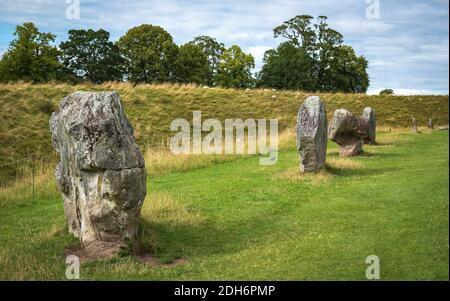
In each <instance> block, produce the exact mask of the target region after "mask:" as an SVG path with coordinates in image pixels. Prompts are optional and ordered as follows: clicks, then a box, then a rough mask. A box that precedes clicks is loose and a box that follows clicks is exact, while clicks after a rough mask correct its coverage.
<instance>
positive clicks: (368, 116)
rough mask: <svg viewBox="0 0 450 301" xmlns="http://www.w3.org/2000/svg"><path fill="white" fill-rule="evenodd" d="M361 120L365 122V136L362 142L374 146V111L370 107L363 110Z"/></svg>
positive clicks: (375, 125)
mask: <svg viewBox="0 0 450 301" xmlns="http://www.w3.org/2000/svg"><path fill="white" fill-rule="evenodd" d="M362 118H363V119H364V120H365V121H366V135H365V136H364V137H363V141H364V143H366V144H375V143H376V141H375V138H376V131H377V129H376V128H377V120H376V115H375V110H374V109H372V108H371V107H367V108H365V109H364V111H363V114H362Z"/></svg>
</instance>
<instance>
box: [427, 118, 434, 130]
mask: <svg viewBox="0 0 450 301" xmlns="http://www.w3.org/2000/svg"><path fill="white" fill-rule="evenodd" d="M428 128H429V129H431V130H432V129H433V128H434V126H433V120H432V119H431V118H430V119H428Z"/></svg>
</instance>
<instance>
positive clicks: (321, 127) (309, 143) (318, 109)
mask: <svg viewBox="0 0 450 301" xmlns="http://www.w3.org/2000/svg"><path fill="white" fill-rule="evenodd" d="M327 127H328V122H327V114H326V111H325V105H324V104H323V102H322V101H321V100H320V98H319V97H318V96H310V97H308V98H307V99H306V100H305V102H304V103H303V105H302V106H301V107H300V109H299V111H298V115H297V149H298V152H299V155H300V170H301V172H311V171H316V170H318V169H321V168H324V167H325V160H326V154H327Z"/></svg>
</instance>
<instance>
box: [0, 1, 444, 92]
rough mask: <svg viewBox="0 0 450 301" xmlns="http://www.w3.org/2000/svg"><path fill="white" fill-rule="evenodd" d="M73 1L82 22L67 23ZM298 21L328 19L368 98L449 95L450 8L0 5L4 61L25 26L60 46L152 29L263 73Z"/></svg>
mask: <svg viewBox="0 0 450 301" xmlns="http://www.w3.org/2000/svg"><path fill="white" fill-rule="evenodd" d="M74 1H75V2H76V1H79V2H80V19H68V18H67V16H68V15H69V16H71V14H70V13H71V11H70V10H69V11H68V8H69V7H70V5H72V3H73V2H74ZM378 8H379V9H378ZM68 13H69V14H68ZM299 14H309V15H312V16H315V17H317V16H319V15H325V16H328V18H329V24H330V25H331V27H333V28H334V29H336V30H338V31H339V32H341V33H342V34H343V35H344V39H345V43H347V44H350V45H351V46H353V47H354V48H355V50H356V52H357V53H358V54H360V55H364V56H366V57H367V58H368V60H369V63H370V67H369V75H370V78H371V85H370V87H369V93H375V92H377V91H379V90H380V89H382V88H393V89H394V90H395V91H396V93H397V94H424V93H433V94H435V93H439V94H448V91H449V70H448V69H449V61H448V52H449V46H448V43H449V38H448V37H449V35H448V20H449V19H448V18H449V1H448V0H398V1H395V0H339V1H337V0H335V1H332V0H297V1H294V0H221V1H215V0H209V1H206V0H148V1H139V0H127V1H125V0H105V1H103V0H0V53H3V52H4V51H5V50H6V49H7V48H8V45H9V42H10V41H11V40H12V39H13V32H14V28H15V26H16V25H18V24H21V23H23V22H26V21H32V22H34V23H35V24H36V25H37V26H38V27H39V29H40V30H41V31H45V32H53V33H55V34H56V35H57V42H58V43H59V42H60V41H62V40H64V39H65V38H66V37H67V31H68V30H69V29H72V28H77V29H78V28H84V29H86V28H93V29H99V28H103V29H106V30H108V31H109V32H111V36H112V39H113V40H116V39H118V38H119V37H120V36H121V35H123V34H124V33H125V32H126V31H127V30H128V29H129V28H131V27H133V26H136V25H140V24H142V23H150V24H156V25H160V26H162V27H164V28H165V29H166V30H168V31H169V32H170V33H171V34H172V36H173V38H174V40H175V42H176V43H177V44H183V43H186V42H188V41H190V40H192V38H193V37H195V36H198V35H210V36H212V37H215V38H216V39H218V40H219V41H221V42H223V43H225V45H226V46H230V45H232V44H238V45H240V46H241V47H242V48H243V49H244V50H245V51H247V52H250V53H252V54H253V56H254V57H255V59H256V69H259V68H260V66H261V64H262V56H263V54H264V51H265V50H267V49H270V48H273V47H276V45H277V44H278V43H279V42H280V40H275V39H274V38H273V32H272V29H273V28H274V27H275V26H277V25H279V24H281V23H282V22H283V21H285V20H288V19H290V18H292V17H294V16H295V15H299Z"/></svg>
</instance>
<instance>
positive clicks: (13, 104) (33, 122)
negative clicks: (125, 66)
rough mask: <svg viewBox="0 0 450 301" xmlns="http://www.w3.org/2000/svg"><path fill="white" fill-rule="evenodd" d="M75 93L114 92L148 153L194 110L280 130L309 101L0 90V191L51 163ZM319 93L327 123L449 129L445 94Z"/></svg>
mask: <svg viewBox="0 0 450 301" xmlns="http://www.w3.org/2000/svg"><path fill="white" fill-rule="evenodd" d="M77 90H84V91H104V90H115V91H117V92H119V94H120V96H121V98H122V101H123V103H124V106H125V111H126V114H127V116H128V118H129V119H130V121H131V123H132V125H133V126H134V129H135V135H136V138H137V141H138V143H139V145H140V146H141V148H142V149H143V150H144V149H145V151H146V150H147V149H154V148H155V147H157V146H161V145H165V144H166V143H167V139H168V137H170V136H172V135H173V133H171V132H170V127H169V126H170V123H171V122H172V121H173V120H174V119H176V118H185V119H187V120H189V121H190V120H192V111H193V110H201V112H202V119H203V120H205V119H207V118H216V119H218V120H220V121H221V122H222V123H223V122H224V120H225V119H227V118H241V119H246V118H253V119H258V118H265V119H269V118H277V119H278V120H279V128H280V130H284V129H286V128H290V127H292V126H293V125H294V124H295V122H296V115H297V111H298V108H299V106H300V105H301V103H302V102H303V101H304V99H305V98H306V97H307V96H308V95H311V93H306V92H300V91H272V90H271V89H254V90H250V91H245V90H234V89H221V88H204V87H196V86H191V85H181V86H180V85H170V84H163V85H138V86H135V87H133V86H132V85H129V84H126V83H107V84H103V85H90V84H86V85H77V86H71V85H66V84H43V85H33V84H27V83H14V84H0V120H1V122H0V143H1V148H0V166H1V169H0V186H1V185H2V184H5V183H8V182H10V181H11V180H13V179H14V178H16V177H20V176H21V175H22V174H24V173H26V169H27V168H30V165H31V162H30V159H29V157H30V156H31V155H32V154H36V160H37V161H38V162H36V164H37V165H40V161H41V160H43V161H45V162H49V161H54V160H55V153H54V152H53V150H52V148H51V142H50V132H49V126H48V121H49V117H50V114H51V112H53V111H55V110H57V108H58V104H59V102H60V101H61V99H62V98H63V97H65V96H67V95H69V94H70V93H72V92H74V91H77ZM318 95H320V96H321V97H322V100H323V101H324V102H325V103H326V109H327V113H328V115H329V116H328V117H329V118H331V115H332V114H333V112H334V110H335V109H337V108H346V109H348V110H350V111H352V112H354V113H355V114H358V115H359V114H361V113H362V110H363V109H364V107H366V106H371V107H373V108H374V109H375V110H376V112H377V120H378V124H379V125H385V126H389V127H406V126H409V125H410V123H411V118H412V117H415V118H416V119H417V121H418V123H419V126H420V125H422V126H424V125H425V124H426V122H427V120H428V118H430V117H432V118H433V120H434V123H435V124H436V125H446V124H448V116H449V115H448V111H449V103H448V96H367V95H364V94H342V93H337V94H321V93H319V94H318ZM274 97H275V98H274ZM17 161H19V162H17ZM24 169H25V170H24Z"/></svg>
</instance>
